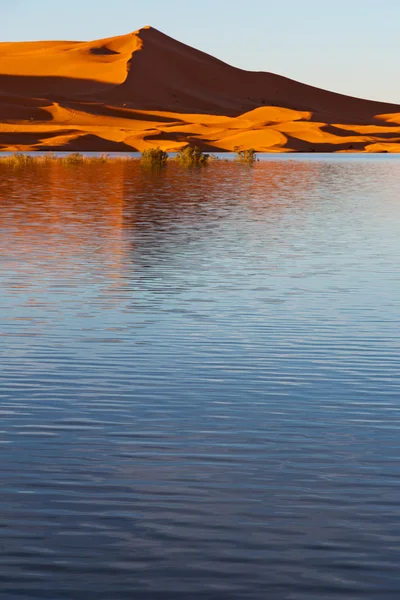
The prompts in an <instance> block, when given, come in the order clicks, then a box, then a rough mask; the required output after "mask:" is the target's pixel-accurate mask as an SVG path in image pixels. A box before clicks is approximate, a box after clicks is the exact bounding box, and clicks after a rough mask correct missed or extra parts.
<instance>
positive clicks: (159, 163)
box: [140, 148, 168, 168]
mask: <svg viewBox="0 0 400 600" xmlns="http://www.w3.org/2000/svg"><path fill="white" fill-rule="evenodd" d="M140 160H141V162H142V165H144V166H145V167H156V168H161V167H165V166H166V164H167V161H168V154H167V152H164V150H161V148H150V150H144V151H143V152H142V157H141V159H140Z"/></svg>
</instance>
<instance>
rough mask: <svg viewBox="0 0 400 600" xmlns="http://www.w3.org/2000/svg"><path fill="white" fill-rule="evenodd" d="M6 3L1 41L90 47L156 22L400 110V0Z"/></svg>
mask: <svg viewBox="0 0 400 600" xmlns="http://www.w3.org/2000/svg"><path fill="white" fill-rule="evenodd" d="M1 1H2V2H4V4H5V5H6V8H2V18H1V21H0V39H1V40H2V41H12V40H38V39H39V40H43V39H69V40H71V39H73V40H76V39H78V40H80V39H82V40H88V39H96V38H101V37H109V36H113V35H119V34H123V33H128V32H129V31H134V30H135V29H138V28H139V27H142V26H143V25H152V26H153V27H156V28H157V29H160V30H161V31H163V32H164V33H167V34H168V35H170V36H172V37H174V38H176V39H178V40H180V41H182V42H185V43H187V44H190V45H191V46H195V47H196V48H199V49H201V50H204V51H205V52H208V53H209V54H212V55H213V56H216V57H218V58H220V59H222V60H224V61H226V62H228V63H230V64H233V65H235V66H238V67H241V68H244V69H251V70H256V71H260V70H262V71H272V72H274V73H279V74H281V75H286V76H287V77H291V78H293V79H297V80H299V81H303V82H305V83H309V84H311V85H316V86H318V87H323V88H326V89H331V90H334V91H338V92H342V93H347V94H351V95H354V96H359V97H365V98H371V99H375V100H385V101H391V102H397V103H400V77H399V57H400V32H399V23H400V0H199V2H195V0H145V1H139V0H62V1H60V0H1ZM0 70H1V65H0Z"/></svg>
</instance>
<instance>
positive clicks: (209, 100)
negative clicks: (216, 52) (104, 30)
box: [0, 26, 400, 152]
mask: <svg viewBox="0 0 400 600" xmlns="http://www.w3.org/2000/svg"><path fill="white" fill-rule="evenodd" d="M186 144H193V145H197V146H198V147H199V148H201V149H206V150H208V151H216V152H218V151H233V150H236V149H240V150H244V149H249V148H254V149H255V150H257V151H264V152H296V151H297V152H313V151H315V152H318V151H320V152H353V151H357V152H363V151H365V152H398V151H399V145H400V106H398V105H394V104H387V103H381V102H372V101H369V100H362V99H358V98H351V97H349V96H344V95H341V94H336V93H333V92H329V91H325V90H321V89H318V88H315V87H312V86H308V85H306V84H303V83H299V82H296V81H293V80H291V79H288V78H286V77H281V76H279V75H276V74H274V73H261V72H251V71H244V70H241V69H237V68H235V67H233V66H231V65H228V64H226V63H224V62H222V61H220V60H218V59H217V58H214V57H212V56H210V55H208V54H206V53H204V52H201V51H199V50H196V49H195V48H192V47H190V46H188V45H186V44H182V43H180V42H178V41H176V40H174V39H173V38H171V37H169V36H167V35H165V34H164V33H161V32H160V31H158V30H157V29H154V28H152V27H149V26H146V27H143V28H142V29H138V30H136V31H134V32H132V33H129V34H127V35H122V36H116V37H110V38H105V39H101V40H95V41H84V42H79V41H48V42H15V43H14V42H7V43H0V149H1V150H15V149H17V150H30V151H32V150H43V149H59V150H74V151H77V150H88V151H89V150H90V151H113V150H115V151H116V150H120V151H134V150H139V151H142V150H145V149H149V148H152V147H156V146H160V147H161V148H163V149H164V150H168V151H174V150H178V149H180V148H182V147H183V146H185V145H186Z"/></svg>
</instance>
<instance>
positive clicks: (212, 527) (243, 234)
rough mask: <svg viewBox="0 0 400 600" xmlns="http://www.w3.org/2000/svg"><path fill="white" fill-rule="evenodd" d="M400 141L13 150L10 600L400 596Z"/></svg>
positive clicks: (8, 187)
mask: <svg viewBox="0 0 400 600" xmlns="http://www.w3.org/2000/svg"><path fill="white" fill-rule="evenodd" d="M399 191H400V160H395V159H393V158H390V159H389V158H388V159H386V158H381V157H380V158H375V157H372V158H371V157H369V158H365V159H364V158H363V159H361V158H360V157H357V158H355V159H354V158H352V157H340V158H338V157H324V158H323V159H320V158H318V157H317V158H316V159H313V160H311V159H309V158H308V159H304V157H300V158H299V157H296V158H295V159H294V160H293V159H288V158H282V157H280V158H278V157H273V160H269V161H262V162H260V163H258V164H256V165H255V166H254V168H248V167H242V166H240V165H235V164H226V163H221V164H212V165H210V166H209V167H208V168H206V169H203V170H196V169H194V170H184V169H180V168H177V167H175V166H174V165H170V166H169V167H168V168H167V169H166V170H165V171H163V172H161V173H150V172H146V171H143V170H142V169H141V167H140V165H139V164H134V165H131V164H129V163H126V164H124V163H115V164H106V165H91V166H88V165H86V166H73V167H72V166H71V167H66V166H63V165H59V164H50V165H40V166H36V167H29V168H22V169H18V168H11V167H6V166H5V165H2V166H0V317H1V330H0V335H1V338H0V341H1V370H0V415H1V423H0V448H1V451H2V461H1V463H0V486H1V490H2V493H1V496H0V530H1V540H2V545H1V550H0V596H1V597H2V598H4V599H8V598H10V599H18V600H22V599H23V600H25V599H28V598H30V599H51V600H53V599H54V598H60V599H63V600H64V599H65V600H67V599H68V600H76V599H80V598H82V599H85V600H91V599H93V600H125V599H131V598H135V599H137V600H142V599H145V600H169V599H176V600H179V599H184V598H185V599H188V598H190V599H192V600H193V599H196V600H197V599H204V600H233V599H243V598H246V599H249V600H253V599H254V600H269V599H270V598H271V599H277V598H279V599H285V600H286V599H287V600H314V599H315V600H320V599H321V598H323V599H327V600H329V599H336V598H337V599H339V598H340V599H341V600H344V599H351V600H356V599H357V600H369V599H375V598H376V599H377V600H378V599H379V600H382V599H386V598H387V599H394V598H397V597H398V595H399V592H400V575H399V572H398V565H399V561H400V545H399V544H400V509H399V495H400V489H399V450H400V435H399V420H400V414H399V410H400V380H399V368H400V353H399V351H400V330H399V308H400V307H399V304H400V275H399V266H398V264H399V249H400V241H399V240H400V197H399Z"/></svg>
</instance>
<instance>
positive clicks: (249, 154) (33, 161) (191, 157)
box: [0, 146, 257, 168]
mask: <svg viewBox="0 0 400 600" xmlns="http://www.w3.org/2000/svg"><path fill="white" fill-rule="evenodd" d="M255 161H257V154H256V151H255V150H254V149H252V148H251V149H249V150H240V151H237V153H236V157H235V158H234V162H239V163H245V164H253V163H254V162H255ZM118 162H124V163H128V162H140V163H141V164H142V166H144V167H151V168H161V167H165V166H166V165H167V164H168V163H172V164H173V163H175V164H179V165H182V166H184V167H202V166H206V165H208V164H209V163H211V162H230V161H229V160H228V159H222V160H221V159H219V157H217V156H215V155H214V154H211V155H210V154H206V153H204V152H202V151H201V150H200V149H199V148H197V147H196V146H185V147H184V148H183V149H181V150H180V151H179V152H178V153H177V155H176V156H175V157H174V158H172V157H171V156H169V154H168V153H167V152H165V151H164V150H162V149H161V148H150V149H149V150H144V151H143V152H142V154H141V156H140V157H135V156H130V155H126V156H124V155H118V156H111V155H109V154H100V155H97V156H90V155H86V154H81V153H79V152H70V153H68V154H64V155H61V156H60V155H57V154H55V153H54V152H45V153H43V154H27V153H23V152H15V153H14V154H7V155H5V156H2V155H1V153H0V165H11V166H14V167H27V166H34V165H46V164H60V165H66V166H79V165H86V164H106V163H108V164H111V163H118Z"/></svg>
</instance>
